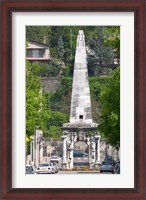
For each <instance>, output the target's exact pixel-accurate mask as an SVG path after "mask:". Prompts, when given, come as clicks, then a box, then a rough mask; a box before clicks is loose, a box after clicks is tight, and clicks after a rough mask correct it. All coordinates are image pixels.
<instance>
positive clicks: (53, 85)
mask: <svg viewBox="0 0 146 200" xmlns="http://www.w3.org/2000/svg"><path fill="white" fill-rule="evenodd" d="M41 83H42V86H43V90H44V91H45V92H52V93H54V92H55V91H56V90H57V89H58V88H59V86H60V78H59V77H44V78H42V79H41Z"/></svg>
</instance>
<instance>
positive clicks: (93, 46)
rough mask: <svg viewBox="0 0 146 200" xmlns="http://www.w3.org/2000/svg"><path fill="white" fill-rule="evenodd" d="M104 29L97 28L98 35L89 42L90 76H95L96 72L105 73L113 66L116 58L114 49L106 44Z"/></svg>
mask: <svg viewBox="0 0 146 200" xmlns="http://www.w3.org/2000/svg"><path fill="white" fill-rule="evenodd" d="M104 29H105V28H104V27H101V26H99V27H97V28H96V35H94V36H93V37H91V38H90V39H89V41H88V43H87V44H88V51H87V53H88V69H89V74H91V75H94V73H95V70H96V73H97V74H100V73H101V72H102V73H105V72H104V71H103V70H106V74H107V69H105V68H104V67H107V66H108V65H111V64H113V60H114V58H115V53H114V49H113V48H112V46H108V45H106V43H105V34H104Z"/></svg>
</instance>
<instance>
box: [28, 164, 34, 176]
mask: <svg viewBox="0 0 146 200" xmlns="http://www.w3.org/2000/svg"><path fill="white" fill-rule="evenodd" d="M34 173H35V170H34V168H33V166H32V165H26V174H34Z"/></svg>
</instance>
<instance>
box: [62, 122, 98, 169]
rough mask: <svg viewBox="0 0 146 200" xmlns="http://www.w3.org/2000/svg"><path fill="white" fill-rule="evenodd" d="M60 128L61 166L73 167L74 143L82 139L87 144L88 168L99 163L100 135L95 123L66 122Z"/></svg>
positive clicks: (65, 167) (92, 167)
mask: <svg viewBox="0 0 146 200" xmlns="http://www.w3.org/2000/svg"><path fill="white" fill-rule="evenodd" d="M62 130H63V135H62V144H63V145H62V146H63V151H62V152H63V155H62V160H63V162H62V168H63V169H70V170H72V169H73V168H74V156H73V152H74V149H75V143H76V142H78V141H83V142H85V143H86V144H87V146H88V163H89V169H94V168H95V166H96V165H98V164H99V163H100V138H101V136H100V135H99V133H98V131H97V124H96V123H91V124H85V123H77V124H72V123H67V124H64V125H63V127H62ZM97 160H98V161H97Z"/></svg>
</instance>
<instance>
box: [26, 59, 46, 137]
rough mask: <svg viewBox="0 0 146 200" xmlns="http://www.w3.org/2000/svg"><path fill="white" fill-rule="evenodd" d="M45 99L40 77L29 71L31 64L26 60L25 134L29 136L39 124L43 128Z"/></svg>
mask: <svg viewBox="0 0 146 200" xmlns="http://www.w3.org/2000/svg"><path fill="white" fill-rule="evenodd" d="M46 118H48V113H46V99H45V97H44V96H43V93H42V88H41V82H40V77H38V76H35V75H34V74H33V72H32V71H31V65H30V64H29V62H26V134H27V136H28V137H29V136H31V135H33V134H34V129H35V127H36V126H39V128H41V129H42V130H43V129H45V120H46Z"/></svg>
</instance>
